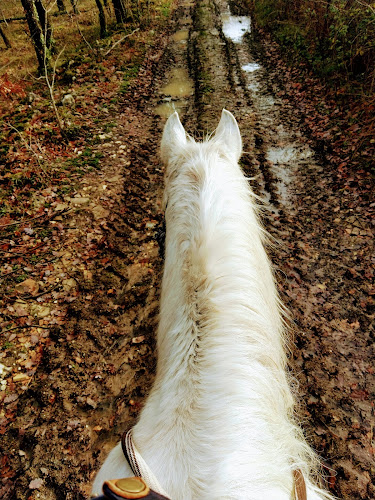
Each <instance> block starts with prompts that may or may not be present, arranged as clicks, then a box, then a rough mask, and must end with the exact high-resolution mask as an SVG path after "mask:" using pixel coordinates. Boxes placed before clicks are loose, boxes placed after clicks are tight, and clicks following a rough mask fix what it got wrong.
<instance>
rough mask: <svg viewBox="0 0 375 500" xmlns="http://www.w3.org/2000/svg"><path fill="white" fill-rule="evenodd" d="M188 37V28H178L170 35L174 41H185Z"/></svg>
mask: <svg viewBox="0 0 375 500" xmlns="http://www.w3.org/2000/svg"><path fill="white" fill-rule="evenodd" d="M188 38H189V30H180V31H176V33H175V34H174V35H173V36H172V40H174V41H175V42H186V40H187V39H188Z"/></svg>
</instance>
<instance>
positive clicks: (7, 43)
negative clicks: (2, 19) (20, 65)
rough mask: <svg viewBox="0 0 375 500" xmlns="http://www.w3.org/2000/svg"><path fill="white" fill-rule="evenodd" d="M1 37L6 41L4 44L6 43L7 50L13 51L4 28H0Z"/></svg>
mask: <svg viewBox="0 0 375 500" xmlns="http://www.w3.org/2000/svg"><path fill="white" fill-rule="evenodd" d="M0 35H1V36H2V37H3V40H4V43H5V46H6V48H7V49H11V48H12V45H11V43H10V41H9V39H8V37H7V36H6V34H5V32H4V30H3V28H2V27H1V26H0Z"/></svg>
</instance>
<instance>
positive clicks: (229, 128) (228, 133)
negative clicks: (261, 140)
mask: <svg viewBox="0 0 375 500" xmlns="http://www.w3.org/2000/svg"><path fill="white" fill-rule="evenodd" d="M213 140H215V141H220V142H221V143H222V144H224V146H225V147H226V149H227V151H228V152H230V153H231V154H232V155H233V156H234V157H235V159H236V161H238V160H239V159H240V156H241V154H242V139H241V133H240V129H239V128H238V124H237V121H236V119H235V117H234V116H233V115H232V113H230V112H229V111H227V110H226V109H223V111H222V113H221V118H220V123H219V125H218V127H217V129H216V132H215V135H214V137H213Z"/></svg>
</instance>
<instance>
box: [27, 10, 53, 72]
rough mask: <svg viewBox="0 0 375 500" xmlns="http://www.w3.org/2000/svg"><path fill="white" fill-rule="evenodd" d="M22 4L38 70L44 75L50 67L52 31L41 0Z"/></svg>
mask: <svg viewBox="0 0 375 500" xmlns="http://www.w3.org/2000/svg"><path fill="white" fill-rule="evenodd" d="M21 3H22V6H23V9H24V11H25V16H26V20H27V24H28V26H29V30H30V35H31V40H32V42H33V45H34V49H35V53H36V57H37V59H38V66H39V68H38V69H39V72H40V73H43V72H44V68H45V66H46V65H47V67H48V66H50V61H51V50H50V49H51V43H52V29H51V27H50V25H49V22H48V18H47V14H46V10H45V8H44V6H43V4H42V2H41V0H21Z"/></svg>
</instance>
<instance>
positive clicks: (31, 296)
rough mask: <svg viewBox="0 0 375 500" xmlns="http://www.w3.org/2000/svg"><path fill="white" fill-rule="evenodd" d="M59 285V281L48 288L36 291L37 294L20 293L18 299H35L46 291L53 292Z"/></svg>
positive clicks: (45, 293)
mask: <svg viewBox="0 0 375 500" xmlns="http://www.w3.org/2000/svg"><path fill="white" fill-rule="evenodd" d="M60 285H61V283H56V285H54V286H53V287H51V288H50V289H49V290H44V292H41V293H38V295H20V299H22V300H31V299H37V298H38V297H42V295H47V293H50V292H53V291H54V290H56V288H58V287H59V286H60Z"/></svg>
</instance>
